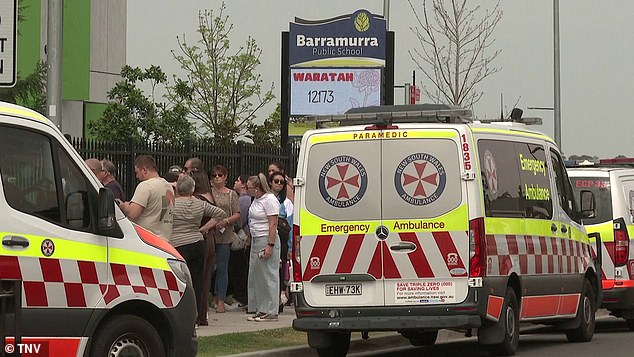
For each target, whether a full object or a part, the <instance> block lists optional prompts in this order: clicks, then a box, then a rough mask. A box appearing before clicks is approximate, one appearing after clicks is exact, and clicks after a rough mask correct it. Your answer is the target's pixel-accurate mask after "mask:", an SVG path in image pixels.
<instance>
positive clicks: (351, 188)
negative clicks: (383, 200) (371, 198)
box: [319, 155, 368, 208]
mask: <svg viewBox="0 0 634 357" xmlns="http://www.w3.org/2000/svg"><path fill="white" fill-rule="evenodd" d="M367 187H368V173H367V172H366V170H365V167H364V166H363V164H362V163H361V162H360V161H359V160H357V159H356V158H354V157H352V156H348V155H340V156H336V157H333V158H332V159H330V160H328V161H327V162H326V163H325V164H324V166H323V167H322V168H321V170H320V171H319V192H320V193H321V196H322V197H323V198H324V200H325V201H326V202H327V203H328V204H330V205H331V206H333V207H337V208H347V207H350V206H353V205H355V204H357V203H358V202H359V201H361V198H363V195H364V194H365V191H366V189H367Z"/></svg>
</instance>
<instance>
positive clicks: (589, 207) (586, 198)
mask: <svg viewBox="0 0 634 357" xmlns="http://www.w3.org/2000/svg"><path fill="white" fill-rule="evenodd" d="M579 197H580V199H579V201H580V204H581V217H582V218H594V217H596V215H597V211H596V205H595V202H594V193H592V191H587V190H582V191H581V195H580V196H579Z"/></svg>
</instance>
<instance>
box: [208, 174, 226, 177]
mask: <svg viewBox="0 0 634 357" xmlns="http://www.w3.org/2000/svg"><path fill="white" fill-rule="evenodd" d="M223 176H224V175H223V174H211V175H209V177H223Z"/></svg>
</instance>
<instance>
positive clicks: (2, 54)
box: [0, 0, 18, 87]
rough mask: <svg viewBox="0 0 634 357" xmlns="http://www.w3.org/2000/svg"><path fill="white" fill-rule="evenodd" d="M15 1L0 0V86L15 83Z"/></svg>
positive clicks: (9, 85)
mask: <svg viewBox="0 0 634 357" xmlns="http://www.w3.org/2000/svg"><path fill="white" fill-rule="evenodd" d="M17 3H18V1H17V0H0V87H13V86H14V85H15V80H16V73H15V72H16V70H15V67H16V61H15V58H16V51H15V48H16V46H15V43H16V36H17V30H16V28H17V19H18V16H17V15H18V11H17Z"/></svg>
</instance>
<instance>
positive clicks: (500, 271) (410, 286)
mask: <svg viewBox="0 0 634 357" xmlns="http://www.w3.org/2000/svg"><path fill="white" fill-rule="evenodd" d="M469 118H470V112H469V111H466V110H462V109H458V108H452V107H447V106H438V105H431V106H430V105H419V106H391V107H374V108H363V109H360V110H358V111H357V112H356V113H349V114H346V115H340V116H326V117H317V118H316V119H317V120H318V121H340V122H345V121H346V120H348V121H356V122H359V121H365V122H366V123H365V124H362V125H348V126H341V127H336V128H325V129H317V130H311V131H308V132H307V133H306V134H305V135H304V137H303V139H302V142H301V149H300V155H299V162H298V168H297V175H296V177H295V178H294V180H293V182H294V184H295V202H294V203H295V212H294V215H295V224H296V225H295V227H294V249H293V264H294V266H293V280H294V281H293V283H292V284H291V289H292V291H294V292H295V293H296V294H295V296H296V314H297V318H296V319H295V320H294V321H293V327H294V328H295V329H297V330H301V331H307V333H308V343H309V345H310V346H311V347H313V348H315V349H316V350H317V352H318V353H319V355H320V356H342V355H345V354H346V352H347V350H348V347H349V342H350V333H351V331H362V332H367V331H398V332H400V333H401V334H402V335H403V336H405V337H406V338H408V339H409V340H410V341H411V343H412V344H414V345H428V344H433V343H434V342H435V340H436V336H437V333H438V330H439V329H444V328H449V329H461V330H467V331H470V330H471V329H477V334H478V338H479V342H480V343H482V344H485V345H488V346H489V347H490V349H491V352H492V353H493V354H497V355H511V354H513V353H514V352H515V351H516V349H517V345H518V338H519V323H520V322H524V321H527V322H536V323H545V324H553V325H555V326H557V327H560V328H562V329H564V330H565V331H566V335H567V337H568V339H569V340H571V341H589V340H591V339H592V336H593V329H594V313H595V311H596V307H597V303H598V301H599V300H598V299H599V296H600V292H601V290H600V276H601V274H600V265H599V262H598V261H596V260H595V259H593V255H592V247H591V246H590V241H589V239H588V236H587V235H586V232H585V230H584V228H583V226H582V225H581V223H580V217H581V213H580V211H579V210H578V208H577V207H576V205H575V200H574V196H573V190H572V187H571V185H570V181H569V180H568V177H567V175H566V170H565V167H564V164H563V161H562V158H561V155H560V153H559V150H558V149H557V147H556V146H555V144H554V143H553V141H552V140H551V139H550V138H548V137H547V136H545V135H543V134H541V133H539V132H535V131H532V130H529V129H528V128H527V127H526V126H525V125H524V124H518V123H515V122H503V123H497V124H486V123H478V122H471V121H470V120H469ZM588 201H590V202H591V201H592V200H588ZM584 208H585V207H584ZM589 209H591V207H589Z"/></svg>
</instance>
